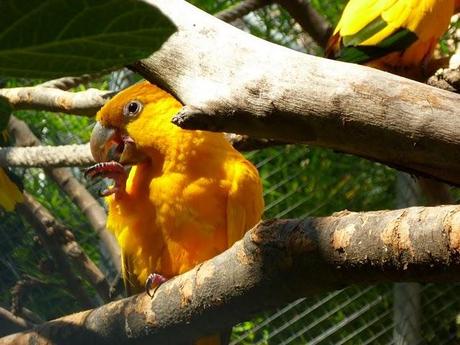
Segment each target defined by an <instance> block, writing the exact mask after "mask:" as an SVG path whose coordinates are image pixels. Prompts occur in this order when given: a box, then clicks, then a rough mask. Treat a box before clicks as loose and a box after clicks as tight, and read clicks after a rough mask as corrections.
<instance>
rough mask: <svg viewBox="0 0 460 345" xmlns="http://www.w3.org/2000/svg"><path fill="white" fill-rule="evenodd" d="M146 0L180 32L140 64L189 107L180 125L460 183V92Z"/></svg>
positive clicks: (175, 0) (177, 1) (188, 8)
mask: <svg viewBox="0 0 460 345" xmlns="http://www.w3.org/2000/svg"><path fill="white" fill-rule="evenodd" d="M145 1H146V2H148V3H150V4H152V5H155V6H156V7H158V8H159V9H160V10H161V11H162V12H163V13H165V14H166V15H167V16H168V17H169V19H170V20H172V22H173V23H174V24H175V25H176V26H177V28H178V31H177V32H176V33H175V34H174V35H172V36H171V37H170V38H169V39H168V41H167V42H166V43H164V44H163V46H162V47H161V49H160V50H158V51H156V52H155V53H154V54H153V55H152V56H151V57H149V58H147V59H145V60H142V61H140V62H138V63H136V64H135V65H134V66H132V68H133V69H135V70H136V71H138V72H139V73H140V74H142V75H143V76H144V77H146V78H147V79H148V80H150V81H152V82H154V83H156V84H157V85H160V86H161V87H163V88H165V89H167V90H169V91H170V92H171V93H172V94H174V95H175V96H176V97H177V98H178V99H180V100H181V101H182V102H183V103H184V104H186V105H187V107H186V108H185V109H184V110H183V111H182V112H181V113H180V114H179V116H177V117H176V119H175V123H176V124H179V125H180V126H182V127H184V128H199V129H207V130H215V131H224V132H229V133H239V134H247V135H249V136H253V137H261V138H271V139H277V140H281V141H284V142H299V143H306V144H311V145H317V146H323V147H328V148H332V149H335V150H338V151H343V152H346V153H352V154H355V155H358V156H362V157H365V158H368V159H371V160H374V161H379V162H382V163H385V164H388V165H390V166H393V167H397V168H399V169H401V170H405V171H408V172H413V173H415V174H420V175H426V176H432V177H434V178H437V179H440V180H443V181H446V182H449V183H452V184H456V185H460V161H459V160H458V157H460V119H459V117H458V104H459V102H460V96H459V95H456V94H453V93H450V92H447V91H443V90H439V89H436V88H433V87H429V86H427V85H423V84H420V83H417V82H414V81H411V80H408V79H405V78H401V77H398V76H394V75H391V74H388V73H385V72H382V71H378V70H375V69H371V68H369V67H365V66H359V65H354V64H345V63H343V62H338V61H331V60H327V59H322V58H318V57H314V56H310V55H306V54H301V53H299V52H295V51H293V50H290V49H287V48H284V47H281V46H277V45H274V44H272V43H269V42H266V41H263V40H261V39H258V38H256V37H253V36H250V35H248V34H247V33H245V32H242V31H240V30H238V29H235V28H233V27H232V26H230V25H228V24H225V23H223V22H222V21H219V20H217V19H216V18H214V17H212V16H210V15H208V14H206V13H204V12H202V11H199V10H197V9H196V8H195V7H193V6H192V5H190V4H188V3H186V2H185V1H181V0H170V1H160V0H145ZM164 66H168V68H164ZM254 66H257V68H254Z"/></svg>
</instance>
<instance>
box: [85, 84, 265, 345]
mask: <svg viewBox="0 0 460 345" xmlns="http://www.w3.org/2000/svg"><path fill="white" fill-rule="evenodd" d="M181 108H182V105H181V104H180V103H179V102H178V101H177V100H176V99H175V98H174V97H172V96H171V95H169V94H168V93H166V92H165V91H163V90H161V89H160V88H158V87H156V86H154V85H152V84H150V83H148V82H141V83H138V84H135V85H133V86H131V87H129V88H128V89H126V90H124V91H122V92H121V93H119V94H118V95H117V96H115V97H114V98H113V99H112V100H111V101H109V102H108V103H107V104H106V105H104V107H103V108H102V109H101V110H100V111H99V113H98V114H97V117H96V119H97V123H96V125H95V128H94V130H93V133H92V135H91V151H92V154H93V156H94V158H95V160H96V161H97V162H105V163H100V164H96V165H95V166H93V167H92V168H90V169H89V170H88V171H87V176H89V177H96V176H104V177H110V178H112V179H113V180H114V181H115V185H114V186H113V187H111V188H110V189H108V190H106V191H104V192H103V193H102V194H104V195H109V196H108V197H107V198H106V201H107V204H108V220H107V227H108V228H109V229H110V230H111V231H113V232H114V233H115V235H116V237H117V239H118V242H119V244H120V247H121V250H122V263H123V269H124V274H123V276H124V279H125V285H126V287H127V290H128V293H130V294H132V293H136V292H141V291H143V289H147V291H148V288H149V286H150V285H152V283H155V282H156V283H161V282H163V281H164V279H167V278H171V277H173V276H175V275H178V274H181V273H184V272H186V271H188V270H190V269H191V268H193V267H194V266H196V265H197V264H199V263H201V262H203V261H205V260H207V259H210V258H212V257H214V256H216V255H217V254H219V253H221V252H223V251H224V250H226V249H227V248H229V247H230V246H231V245H232V244H233V243H234V242H235V241H237V240H239V239H240V238H242V236H243V234H244V233H245V232H246V231H247V230H249V229H250V228H251V227H253V226H254V225H255V224H256V223H257V222H258V221H259V220H260V218H261V215H262V211H263V207H264V201H263V197H262V185H261V182H260V179H259V175H258V172H257V169H256V168H255V167H254V166H253V165H252V164H251V163H250V162H249V161H247V160H246V159H245V158H244V157H243V156H242V155H241V154H240V153H239V152H238V151H236V150H235V149H234V148H233V147H232V146H231V145H230V144H229V143H228V142H227V141H226V140H225V138H224V135H223V134H222V133H212V132H205V131H198V130H197V131H192V130H184V129H181V128H179V127H177V126H175V125H174V124H172V123H171V119H172V117H173V116H174V115H175V114H176V113H177V112H178V111H179V110H180V109H181ZM124 165H133V167H132V168H131V170H130V172H129V176H128V177H127V180H126V177H125V174H126V173H125V170H124ZM151 273H153V275H152V274H151ZM146 281H147V283H146V284H145V282H146ZM144 284H145V287H144ZM228 335H229V334H227V335H226V337H228ZM225 341H227V339H224V337H223V336H219V335H216V336H210V337H206V338H202V339H199V340H198V342H197V344H201V345H204V344H222V343H224V342H225Z"/></svg>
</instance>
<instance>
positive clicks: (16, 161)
mask: <svg viewBox="0 0 460 345" xmlns="http://www.w3.org/2000/svg"><path fill="white" fill-rule="evenodd" d="M94 163H95V161H94V158H93V156H92V155H91V151H90V149H89V145H88V144H85V145H60V146H36V147H3V148H0V166H3V167H5V166H16V167H38V168H54V167H60V166H61V167H62V166H88V165H91V164H94Z"/></svg>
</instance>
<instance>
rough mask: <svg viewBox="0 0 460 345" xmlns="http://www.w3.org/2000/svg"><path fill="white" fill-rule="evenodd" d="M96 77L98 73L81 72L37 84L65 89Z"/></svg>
mask: <svg viewBox="0 0 460 345" xmlns="http://www.w3.org/2000/svg"><path fill="white" fill-rule="evenodd" d="M97 77H99V75H94V74H83V75H80V76H77V77H62V78H58V79H53V80H48V81H46V82H44V83H41V84H40V85H37V86H41V87H52V88H56V89H60V90H64V91H66V90H69V89H71V88H73V87H76V86H78V85H81V84H86V83H88V82H90V81H91V80H94V79H95V78H97Z"/></svg>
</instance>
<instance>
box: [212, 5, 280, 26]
mask: <svg viewBox="0 0 460 345" xmlns="http://www.w3.org/2000/svg"><path fill="white" fill-rule="evenodd" d="M271 3H272V0H243V1H241V2H239V3H237V4H236V5H234V6H232V7H230V8H226V9H225V10H223V11H220V12H218V13H216V14H215V17H216V18H218V19H220V20H222V21H224V22H227V23H231V22H233V21H235V20H237V19H240V18H241V17H244V16H245V15H247V14H249V13H250V12H252V11H255V10H258V9H259V8H262V7H264V6H267V5H269V4H271Z"/></svg>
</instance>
